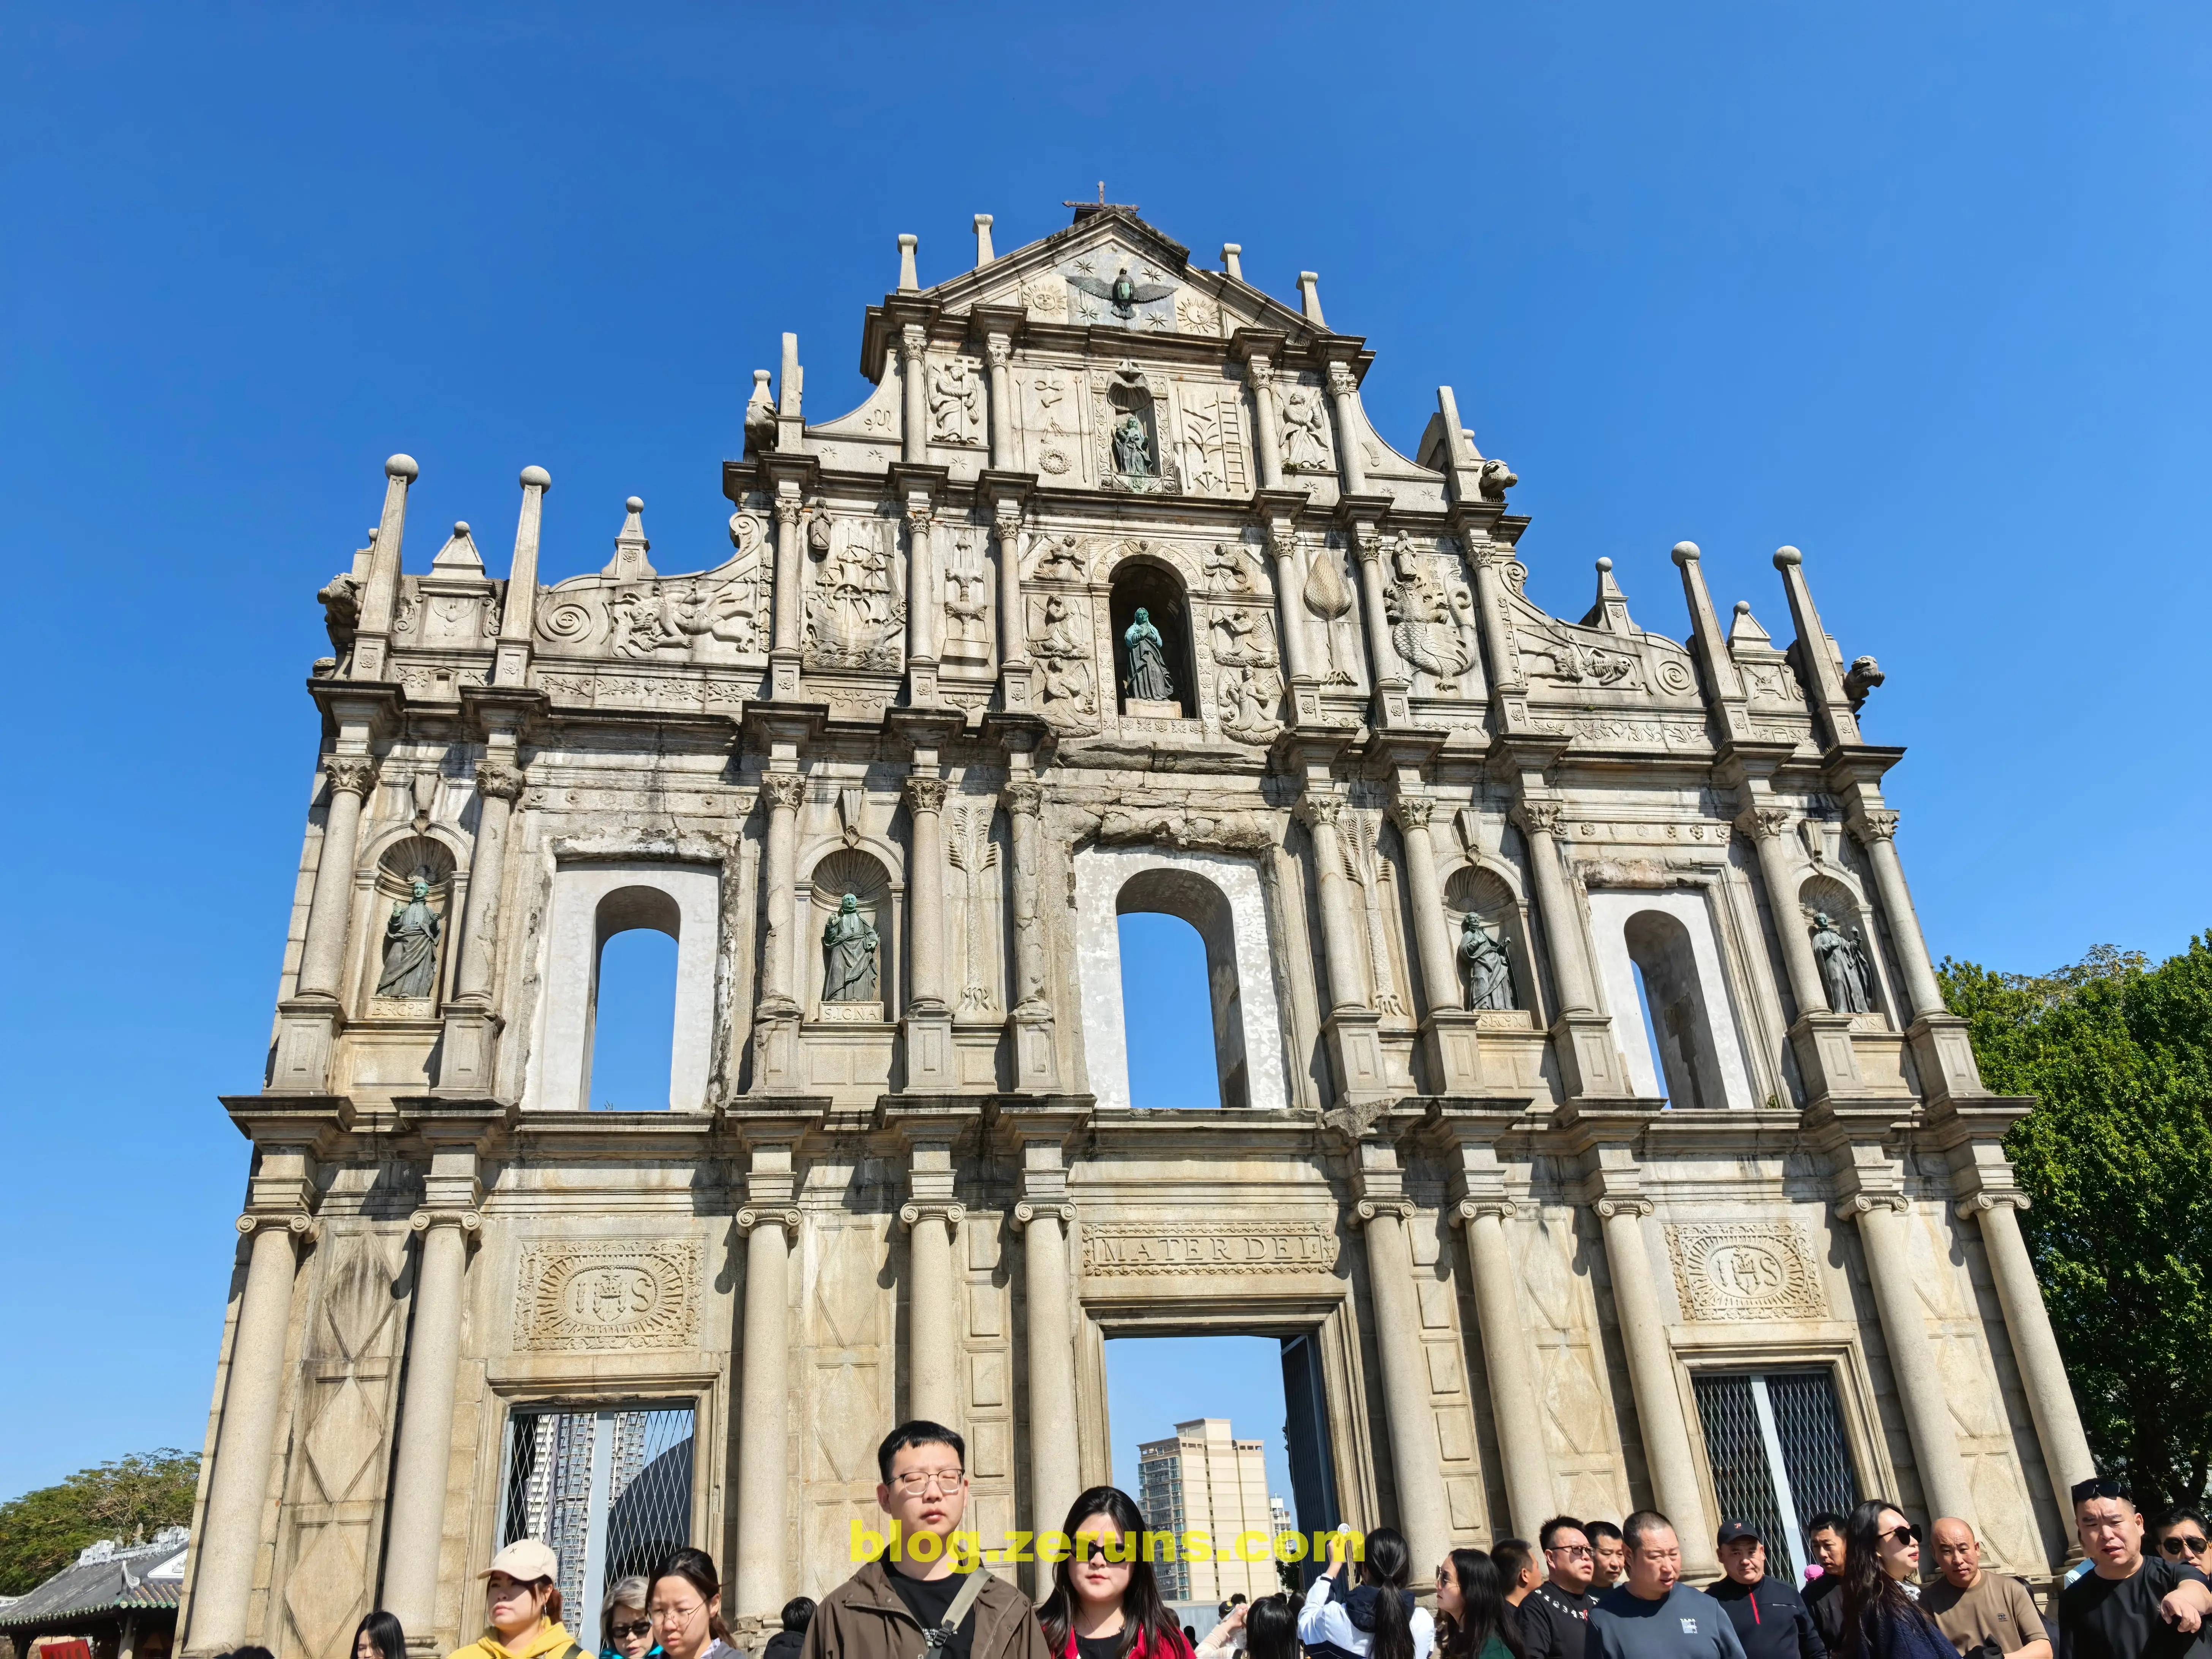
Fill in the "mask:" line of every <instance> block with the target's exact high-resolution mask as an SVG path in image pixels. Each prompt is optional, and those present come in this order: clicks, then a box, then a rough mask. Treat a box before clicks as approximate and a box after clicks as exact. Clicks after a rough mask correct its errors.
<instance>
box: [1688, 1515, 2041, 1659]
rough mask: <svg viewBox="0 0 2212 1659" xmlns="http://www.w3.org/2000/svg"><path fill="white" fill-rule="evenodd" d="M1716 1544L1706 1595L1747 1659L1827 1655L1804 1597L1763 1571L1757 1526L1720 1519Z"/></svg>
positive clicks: (1761, 1541) (1803, 1658)
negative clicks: (1717, 1573)
mask: <svg viewBox="0 0 2212 1659" xmlns="http://www.w3.org/2000/svg"><path fill="white" fill-rule="evenodd" d="M1717 1542H1718V1548H1719V1551H1720V1558H1721V1571H1722V1572H1723V1574H1724V1575H1725V1577H1723V1578H1722V1579H1721V1581H1720V1583H1717V1584H1715V1585H1714V1586H1713V1587H1712V1589H1711V1591H1710V1592H1708V1593H1709V1594H1710V1595H1711V1596H1712V1598H1713V1600H1714V1601H1717V1602H1719V1603H1720V1604H1721V1611H1722V1612H1723V1613H1727V1614H1728V1616H1729V1621H1730V1622H1731V1623H1733V1624H1734V1625H1735V1637H1736V1640H1737V1641H1739V1642H1741V1643H1742V1644H1743V1650H1744V1653H1745V1654H1746V1655H1747V1659H1828V1645H1827V1644H1826V1643H1825V1642H1823V1641H1822V1640H1821V1639H1820V1632H1818V1631H1816V1630H1814V1628H1813V1615H1812V1613H1809V1612H1808V1611H1807V1609H1806V1607H1805V1601H1804V1598H1803V1597H1802V1596H1800V1595H1798V1594H1797V1592H1796V1590H1795V1589H1791V1588H1790V1584H1789V1583H1788V1582H1787V1581H1786V1580H1784V1579H1781V1578H1776V1577H1772V1576H1771V1575H1770V1574H1769V1573H1768V1572H1767V1571H1766V1541H1765V1540H1764V1539H1762V1538H1761V1537H1760V1536H1759V1529H1758V1528H1756V1527H1754V1526H1753V1525H1752V1524H1751V1522H1748V1521H1723V1522H1721V1530H1720V1537H1719V1539H1718V1541H1717ZM2045 1659H2049V1656H2047V1655H2046V1656H2045Z"/></svg>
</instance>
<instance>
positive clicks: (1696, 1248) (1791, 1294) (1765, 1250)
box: [1667, 1221, 1828, 1320]
mask: <svg viewBox="0 0 2212 1659" xmlns="http://www.w3.org/2000/svg"><path fill="white" fill-rule="evenodd" d="M1667 1249H1668V1253H1669V1254H1671V1255H1673V1256H1674V1282H1675V1284H1676V1285H1679V1286H1680V1289H1681V1297H1682V1316H1683V1317H1684V1318H1686V1319H1701V1320H1702V1319H1826V1317H1827V1316H1828V1299H1827V1297H1826V1293H1825V1292H1824V1291H1822V1289H1821V1286H1820V1269H1819V1267H1817V1266H1816V1265H1815V1263H1814V1257H1813V1247H1812V1244H1811V1243H1810V1242H1809V1241H1808V1239H1807V1238H1806V1237H1805V1230H1804V1228H1803V1227H1802V1226H1801V1225H1799V1224H1798V1223H1796V1222H1794V1221H1790V1222H1781V1223H1762V1224H1756V1225H1730V1224H1726V1223H1720V1222H1714V1223H1696V1224H1691V1225H1672V1224H1670V1225H1668V1229H1667Z"/></svg>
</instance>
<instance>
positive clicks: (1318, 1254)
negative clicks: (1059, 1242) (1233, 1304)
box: [1083, 1221, 1337, 1277]
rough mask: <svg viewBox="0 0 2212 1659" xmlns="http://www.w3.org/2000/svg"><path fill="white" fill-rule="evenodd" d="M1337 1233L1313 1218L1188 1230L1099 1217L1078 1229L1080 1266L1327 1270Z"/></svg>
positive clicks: (1098, 1271)
mask: <svg viewBox="0 0 2212 1659" xmlns="http://www.w3.org/2000/svg"><path fill="white" fill-rule="evenodd" d="M1336 1247H1337V1241H1336V1232H1335V1230H1334V1228H1332V1227H1326V1226H1320V1225H1315V1224H1313V1223H1310V1222H1309V1223H1304V1224H1300V1223H1297V1222H1291V1223H1285V1224H1281V1225H1268V1224H1267V1223H1266V1222H1264V1221H1217V1222H1213V1223H1212V1224H1210V1225H1197V1226H1194V1227H1191V1228H1188V1229H1168V1228H1161V1227H1152V1226H1146V1225H1143V1224H1141V1223H1114V1222H1101V1223H1098V1224H1097V1225H1091V1226H1085V1228H1084V1230H1083V1270H1084V1271H1085V1273H1090V1274H1091V1275H1092V1276H1094V1277H1101V1276H1107V1275H1111V1274H1115V1273H1328V1272H1330V1271H1331V1270H1332V1269H1333V1268H1334V1267H1335V1266H1336Z"/></svg>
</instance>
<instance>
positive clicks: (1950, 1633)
mask: <svg viewBox="0 0 2212 1659" xmlns="http://www.w3.org/2000/svg"><path fill="white" fill-rule="evenodd" d="M1929 1531H1930V1532H1932V1533H1933V1534H1935V1541H1936V1567H1937V1568H1938V1569H1939V1570H1940V1571H1942V1575H1943V1576H1942V1578H1940V1579H1938V1580H1937V1581H1936V1583H1932V1584H1930V1585H1929V1586H1928V1588H1927V1589H1924V1590H1923V1591H1921V1592H1920V1606H1921V1609H1922V1611H1923V1612H1924V1613H1927V1614H1928V1615H1929V1617H1930V1618H1931V1619H1933V1620H1935V1621H1936V1629H1938V1630H1940V1631H1942V1632H1943V1634H1944V1635H1945V1636H1946V1637H1948V1638H1950V1643H1951V1645H1952V1646H1953V1647H1954V1648H1956V1649H1958V1650H1959V1651H1960V1653H1961V1654H1972V1653H1978V1654H1980V1655H1981V1656H1983V1659H1999V1656H2001V1655H2010V1656H2013V1659H2051V1642H2050V1638H2048V1637H2046V1636H2045V1634H2044V1630H2043V1619H2042V1616H2041V1615H2040V1614H2039V1613H2037V1612H2036V1610H2035V1600H2034V1598H2033V1596H2031V1595H2028V1593H2027V1585H2026V1584H2023V1583H2021V1581H2020V1580H2019V1579H2017V1578H2015V1577H2012V1576H2011V1575H2010V1574H2009V1573H2002V1572H1984V1571H1982V1544H1981V1541H1980V1540H1979V1539H1978V1538H1976V1537H1975V1536H1974V1529H1973V1528H1972V1527H1970V1526H1968V1525H1967V1524H1966V1522H1963V1521H1960V1520H1959V1519H1957V1518H1956V1517H1955V1516H1948V1515H1946V1516H1940V1517H1938V1518H1937V1520H1936V1524H1935V1525H1934V1526H1933V1527H1932V1528H1929Z"/></svg>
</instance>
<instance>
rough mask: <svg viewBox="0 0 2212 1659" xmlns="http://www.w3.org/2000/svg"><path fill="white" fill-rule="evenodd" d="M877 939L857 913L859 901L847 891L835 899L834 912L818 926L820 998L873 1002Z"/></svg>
mask: <svg viewBox="0 0 2212 1659" xmlns="http://www.w3.org/2000/svg"><path fill="white" fill-rule="evenodd" d="M880 942H881V941H880V940H879V939H878V937H877V934H876V930H875V928H874V927H873V926H872V924H871V923H870V922H869V921H868V919H867V918H866V916H864V915H861V914H860V899H859V898H858V897H857V896H854V894H851V893H848V894H846V895H845V896H844V897H842V898H841V899H839V900H838V901H837V914H836V915H834V916H832V917H830V918H829V922H828V924H827V925H826V926H825V927H823V929H822V948H823V951H824V952H825V953H826V955H825V958H824V960H823V968H822V1000H823V1001H824V1002H873V1001H875V1000H877V998H876V948H877V946H878V944H879V943H880Z"/></svg>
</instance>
